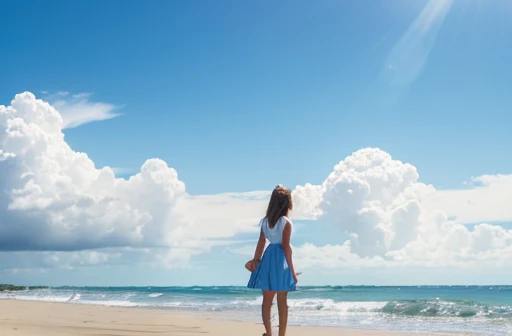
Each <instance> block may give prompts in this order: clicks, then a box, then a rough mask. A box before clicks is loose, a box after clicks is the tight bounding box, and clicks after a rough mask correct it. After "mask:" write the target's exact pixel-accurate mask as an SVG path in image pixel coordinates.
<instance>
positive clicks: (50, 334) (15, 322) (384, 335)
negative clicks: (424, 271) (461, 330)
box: [0, 300, 427, 336]
mask: <svg viewBox="0 0 512 336" xmlns="http://www.w3.org/2000/svg"><path fill="white" fill-rule="evenodd" d="M262 333H263V327H262V326H261V325H259V324H254V323H247V322H231V321H225V320H219V321H217V320H214V319H211V318H207V317H200V316H197V315H193V314H190V313H186V312H181V313H180V312H174V311H166V310H153V309H152V310H150V309H136V308H118V307H105V306H94V305H80V304H68V303H51V302H37V301H20V300H0V335H2V336H54V335H55V336H61V335H62V336H64V335H66V336H69V335H88V336H100V335H101V336H129V335H169V336H185V335H195V334H198V335H199V334H208V335H211V336H225V335H233V336H235V335H261V334H262ZM287 335H291V336H306V335H308V336H310V335H315V336H334V335H343V336H392V335H400V336H407V335H415V336H421V335H424V336H425V335H427V334H418V333H414V334H408V333H401V332H394V331H378V330H353V329H335V328H309V327H290V328H289V329H288V333H287Z"/></svg>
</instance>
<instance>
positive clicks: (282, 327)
mask: <svg viewBox="0 0 512 336" xmlns="http://www.w3.org/2000/svg"><path fill="white" fill-rule="evenodd" d="M277 309H278V310H279V336H285V335H286V326H287V325H288V292H279V293H277Z"/></svg>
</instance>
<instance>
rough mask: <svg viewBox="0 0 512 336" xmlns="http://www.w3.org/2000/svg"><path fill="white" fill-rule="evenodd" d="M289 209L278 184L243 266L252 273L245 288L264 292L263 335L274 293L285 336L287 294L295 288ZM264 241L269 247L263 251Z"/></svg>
mask: <svg viewBox="0 0 512 336" xmlns="http://www.w3.org/2000/svg"><path fill="white" fill-rule="evenodd" d="M292 208H293V204H292V193H291V191H290V190H289V189H287V188H285V187H283V186H282V185H278V186H277V187H276V188H275V189H274V191H273V192H272V196H271V197H270V202H269V204H268V208H267V214H266V216H265V218H263V219H262V220H261V221H260V227H261V230H260V238H259V240H258V244H257V245H256V251H255V252H254V259H253V260H251V261H249V262H247V264H246V268H247V269H248V270H249V271H251V272H252V274H251V278H250V280H249V284H248V285H247V287H249V288H258V289H261V290H262V291H263V304H262V306H261V316H262V318H263V324H264V325H265V330H266V334H264V335H266V336H272V326H271V323H270V310H271V308H272V301H273V300H274V296H275V295H276V294H277V308H278V310H279V336H285V334H286V325H287V324H288V302H287V297H288V292H289V291H294V290H295V287H296V285H297V275H296V274H295V270H294V268H293V261H292V249H291V247H290V236H291V233H292V223H291V221H290V220H289V219H288V217H287V216H288V212H289V211H290V210H292ZM267 239H268V240H269V241H270V244H269V245H268V247H267V249H266V250H265V243H266V240H267ZM263 250H265V253H263ZM262 255H263V257H262Z"/></svg>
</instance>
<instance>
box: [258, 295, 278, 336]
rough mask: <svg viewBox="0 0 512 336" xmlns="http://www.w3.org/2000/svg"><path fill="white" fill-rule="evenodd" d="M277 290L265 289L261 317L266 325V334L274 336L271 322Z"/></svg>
mask: <svg viewBox="0 0 512 336" xmlns="http://www.w3.org/2000/svg"><path fill="white" fill-rule="evenodd" d="M275 295H276V293H275V292H271V291H263V304H262V305H261V317H262V319H263V325H264V326H265V330H266V332H267V333H266V336H272V324H271V322H270V318H271V317H270V310H271V309H272V301H274V296H275Z"/></svg>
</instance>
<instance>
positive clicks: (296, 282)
mask: <svg viewBox="0 0 512 336" xmlns="http://www.w3.org/2000/svg"><path fill="white" fill-rule="evenodd" d="M293 281H295V284H298V283H299V278H298V277H297V273H293Z"/></svg>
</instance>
